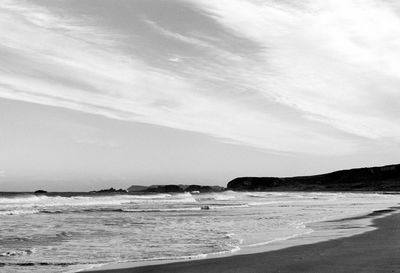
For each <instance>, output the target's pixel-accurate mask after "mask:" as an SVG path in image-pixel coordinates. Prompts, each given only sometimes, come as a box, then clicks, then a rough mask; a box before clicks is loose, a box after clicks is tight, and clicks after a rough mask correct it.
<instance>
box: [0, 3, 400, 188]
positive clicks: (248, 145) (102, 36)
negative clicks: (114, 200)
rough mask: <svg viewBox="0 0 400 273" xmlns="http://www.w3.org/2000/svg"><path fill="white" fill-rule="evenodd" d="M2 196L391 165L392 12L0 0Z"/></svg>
mask: <svg viewBox="0 0 400 273" xmlns="http://www.w3.org/2000/svg"><path fill="white" fill-rule="evenodd" d="M0 35H1V39H0V190H25V189H26V190H34V189H37V188H46V189H49V190H89V189H98V188H99V187H104V186H115V187H126V186H129V185H131V184H160V183H187V184H190V183H198V184H220V185H225V184H226V182H228V181H229V180H230V179H233V178H234V177H236V176H253V175H257V176H291V175H303V174H313V173H321V172H326V171H333V170H336V169H341V168H350V167H359V166H372V165H383V164H389V163H399V162H400V145H399V143H400V90H399V87H400V3H399V2H398V1H395V0H393V1H391V0H380V1H379V0H360V1H358V0H307V1H304V0H301V1H300V0H298V1H296V0H218V1H216V0H164V1H163V0H112V1H111V0H41V1H33V0H31V1H24V0H2V1H1V4H0Z"/></svg>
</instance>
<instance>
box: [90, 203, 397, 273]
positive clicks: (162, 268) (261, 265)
mask: <svg viewBox="0 0 400 273" xmlns="http://www.w3.org/2000/svg"><path fill="white" fill-rule="evenodd" d="M389 212H390V211H389ZM382 213H385V214H386V213H388V211H380V212H374V213H371V214H370V215H367V216H365V217H376V216H377V215H379V214H382ZM345 220H346V219H344V220H343V221H345ZM373 226H374V227H376V229H374V230H372V231H369V232H366V233H363V234H359V235H355V236H352V237H347V238H340V239H334V240H329V241H325V242H320V243H315V244H309V245H300V246H295V247H290V248H286V249H281V250H277V251H269V252H262V253H255V254H246V255H235V256H229V257H223V258H214V259H203V260H194V261H187V262H176V263H169V264H158V265H151V266H143V267H134V268H121V269H106V270H97V271H91V272H98V273H100V272H112V273H128V272H129V273H155V272H163V273H205V272H207V273H225V272H226V273H228V272H229V273H265V272H305V273H310V272H335V273H339V272H400V259H399V256H400V244H399V242H400V213H398V212H395V213H392V214H390V215H388V216H385V217H381V218H377V219H374V220H373Z"/></svg>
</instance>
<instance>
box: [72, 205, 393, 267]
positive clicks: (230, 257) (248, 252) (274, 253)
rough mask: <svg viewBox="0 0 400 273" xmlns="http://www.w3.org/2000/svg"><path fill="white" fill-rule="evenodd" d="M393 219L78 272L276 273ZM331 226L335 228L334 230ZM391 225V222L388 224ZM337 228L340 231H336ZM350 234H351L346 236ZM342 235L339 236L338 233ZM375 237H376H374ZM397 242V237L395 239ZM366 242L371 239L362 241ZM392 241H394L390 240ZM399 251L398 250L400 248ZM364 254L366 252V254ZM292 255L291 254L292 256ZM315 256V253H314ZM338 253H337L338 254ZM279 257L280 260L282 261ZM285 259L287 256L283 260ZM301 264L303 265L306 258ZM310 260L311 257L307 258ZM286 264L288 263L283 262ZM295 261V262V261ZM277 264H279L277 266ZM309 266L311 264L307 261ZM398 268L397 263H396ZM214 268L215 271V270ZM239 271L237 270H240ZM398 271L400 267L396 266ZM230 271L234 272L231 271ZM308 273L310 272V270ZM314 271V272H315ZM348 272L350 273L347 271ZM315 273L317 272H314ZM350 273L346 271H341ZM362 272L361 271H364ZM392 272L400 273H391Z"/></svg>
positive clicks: (325, 225) (351, 220)
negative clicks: (249, 245)
mask: <svg viewBox="0 0 400 273" xmlns="http://www.w3.org/2000/svg"><path fill="white" fill-rule="evenodd" d="M391 217H395V218H396V220H395V221H394V222H397V223H399V224H400V213H399V207H390V208H388V209H382V210H376V211H373V212H371V213H368V214H365V215H360V216H355V217H347V218H342V219H336V220H327V221H321V222H313V223H310V224H307V225H306V227H307V228H312V229H313V231H312V232H311V233H310V234H312V236H309V234H305V235H300V236H299V237H295V238H291V239H289V240H283V241H277V242H272V243H271V244H267V245H263V246H260V247H252V248H245V249H241V250H240V251H237V252H235V253H230V254H224V255H212V254H211V255H209V256H207V257H206V258H201V259H192V260H191V259H189V260H181V259H180V260H155V261H154V260H153V261H145V262H120V263H110V264H106V265H101V266H95V267H92V268H90V269H85V270H82V271H79V272H97V273H106V272H113V273H127V272H133V273H139V272H140V273H142V272H143V273H146V272H166V273H167V272H171V273H173V272H174V273H175V272H176V273H179V272H182V273H183V272H188V273H202V272H210V273H211V272H215V273H217V272H218V273H224V272H226V273H228V272H237V273H247V272H249V273H256V272H263V273H265V272H266V271H265V270H266V269H267V268H268V270H269V271H267V272H275V271H276V270H278V269H274V268H271V267H270V265H269V266H267V267H265V268H264V263H265V261H264V260H269V259H271V261H273V262H274V264H278V265H279V272H286V271H281V270H282V269H281V268H285V267H291V264H292V263H293V261H292V258H293V257H291V256H293V254H296V253H297V254H296V256H298V255H299V254H300V253H303V252H304V251H305V252H307V251H310V248H316V249H318V248H321V247H326V246H325V245H327V247H328V248H330V245H335V244H336V243H337V242H338V241H339V242H342V241H343V242H344V243H345V241H347V240H348V241H352V240H354V239H356V240H358V239H357V238H358V237H360V236H361V237H362V236H367V237H368V236H369V235H368V234H370V233H372V234H375V233H380V232H382V230H383V231H385V230H386V229H387V224H382V223H381V221H380V220H381V219H382V221H384V222H385V223H386V220H383V219H386V218H388V219H389V218H390V219H392V218H391ZM332 223H334V224H335V225H337V227H336V228H335V226H334V225H332ZM390 223H391V224H393V221H392V220H391V221H390ZM339 227H340V228H339ZM332 230H337V231H338V233H337V234H333V235H332V233H329V231H332ZM349 230H351V231H352V232H349ZM340 232H342V233H340ZM374 236H375V235H374ZM398 238H399V239H400V235H399V236H398ZM363 240H366V242H367V243H368V241H370V240H371V238H369V237H368V238H366V239H363ZM393 241H395V240H393ZM399 249H400V247H399ZM365 251H367V250H365ZM292 252H294V253H292ZM317 252H318V251H317ZM339 253H340V252H339ZM345 253H346V251H343V255H345ZM281 256H282V257H281ZM285 256H289V257H287V258H285ZM302 256H304V257H303V258H301V260H302V261H303V262H306V261H307V260H309V259H307V254H306V253H305V255H302ZM259 258H260V259H261V261H263V262H261V263H257V262H255V260H258V259H259ZM308 258H310V257H308ZM287 260H291V262H285V261H287ZM295 260H296V259H295ZM249 261H251V266H250V269H247V268H244V267H243V265H249ZM277 261H281V262H280V263H279V262H278V263H277ZM232 262H233V263H234V264H236V265H237V266H236V267H234V268H232V267H231V263H232ZM310 262H311V261H310ZM313 262H314V263H318V261H315V260H314V261H313ZM399 264H400V263H399ZM214 267H215V268H214ZM239 268H240V269H239ZM399 268H400V266H399ZM232 270H233V271H232ZM309 270H311V269H309ZM314 270H317V269H314ZM349 270H350V269H349ZM287 272H310V271H307V270H306V271H296V270H295V269H293V268H292V269H291V270H290V271H287ZM314 272H316V271H314ZM318 272H335V273H336V272H337V270H336V269H335V270H332V271H319V270H318ZM343 272H349V271H343ZM363 272H364V271H363ZM365 272H377V271H365ZM393 272H400V270H399V271H393Z"/></svg>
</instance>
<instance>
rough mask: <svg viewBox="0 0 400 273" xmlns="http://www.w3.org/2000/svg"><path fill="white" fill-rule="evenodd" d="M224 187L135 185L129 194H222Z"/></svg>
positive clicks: (130, 188) (129, 189)
mask: <svg viewBox="0 0 400 273" xmlns="http://www.w3.org/2000/svg"><path fill="white" fill-rule="evenodd" d="M224 190H225V188H224V187H220V186H202V185H182V184H179V185H152V186H149V187H146V186H137V185H133V186H131V187H129V188H128V191H129V192H136V193H138V192H143V193H146V192H147V193H182V192H200V193H202V192H220V191H224Z"/></svg>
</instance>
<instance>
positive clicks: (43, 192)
mask: <svg viewBox="0 0 400 273" xmlns="http://www.w3.org/2000/svg"><path fill="white" fill-rule="evenodd" d="M46 193H47V191H44V190H37V191H35V192H34V194H46Z"/></svg>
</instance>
